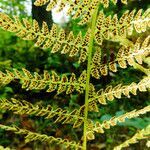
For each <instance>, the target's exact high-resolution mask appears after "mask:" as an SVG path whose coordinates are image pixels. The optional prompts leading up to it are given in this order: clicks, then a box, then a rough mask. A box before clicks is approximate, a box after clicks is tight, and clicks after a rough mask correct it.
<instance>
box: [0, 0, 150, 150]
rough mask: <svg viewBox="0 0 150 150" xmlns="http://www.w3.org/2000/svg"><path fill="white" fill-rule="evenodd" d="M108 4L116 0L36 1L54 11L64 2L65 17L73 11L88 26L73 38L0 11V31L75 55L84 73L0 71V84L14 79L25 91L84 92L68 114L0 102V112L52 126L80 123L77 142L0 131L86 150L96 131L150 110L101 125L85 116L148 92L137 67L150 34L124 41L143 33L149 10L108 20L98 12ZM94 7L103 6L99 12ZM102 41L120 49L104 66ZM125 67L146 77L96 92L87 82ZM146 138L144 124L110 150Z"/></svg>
mask: <svg viewBox="0 0 150 150" xmlns="http://www.w3.org/2000/svg"><path fill="white" fill-rule="evenodd" d="M110 1H111V2H113V4H114V5H116V3H117V0H82V1H79V0H74V1H73V0H68V1H67V0H62V1H61V3H59V1H58V0H53V1H50V0H36V1H35V3H34V4H35V5H36V6H42V5H45V4H47V7H46V10H47V11H50V10H51V9H53V8H54V7H55V6H56V5H57V4H59V8H58V11H61V10H62V9H63V8H64V7H65V6H66V5H68V4H69V6H70V8H69V10H68V14H72V12H74V13H73V16H72V18H73V19H77V18H79V19H80V22H79V25H83V24H87V23H88V29H87V32H86V34H85V35H84V36H83V33H81V32H79V33H78V34H77V35H75V34H74V33H73V32H72V31H71V32H69V33H68V32H66V31H65V30H64V29H63V28H60V27H59V26H58V25H56V24H53V26H52V28H51V29H50V30H49V28H48V25H47V24H46V22H43V24H42V27H41V28H40V27H39V25H38V22H37V21H36V20H33V21H32V22H30V21H28V20H27V19H25V18H24V19H22V20H20V19H19V17H17V16H14V17H13V18H11V17H9V16H8V15H7V14H5V13H0V27H1V28H2V29H4V30H6V31H10V32H13V33H15V34H16V36H18V37H20V38H22V39H23V40H33V41H34V42H35V46H36V47H40V48H42V49H48V50H50V52H51V53H56V52H60V53H61V54H64V55H67V54H68V57H77V58H78V62H79V63H83V62H86V63H87V69H86V70H83V71H82V72H81V74H80V76H79V77H76V75H75V74H74V73H71V74H70V75H68V74H60V75H59V74H58V73H56V72H55V71H53V70H49V71H47V70H44V71H43V72H44V73H43V75H39V74H38V73H37V72H34V73H32V72H30V71H28V70H27V69H25V68H22V70H17V69H15V68H12V69H10V70H6V71H5V72H0V85H1V86H6V85H7V84H9V83H10V82H12V81H14V80H17V81H18V80H19V81H20V84H21V85H22V88H25V89H27V90H43V89H44V90H46V92H53V91H57V94H58V95H59V94H65V93H66V94H68V95H70V94H72V93H73V92H77V93H80V94H85V103H84V105H82V106H80V109H74V110H73V111H69V110H66V109H62V108H55V109H54V108H52V106H51V105H48V106H47V107H41V106H39V105H33V104H32V103H30V102H27V101H26V100H18V99H15V98H12V99H1V100H0V108H1V109H4V110H10V111H12V112H14V113H15V114H18V115H35V116H43V117H44V118H45V119H52V118H53V119H55V122H54V123H58V122H59V123H62V124H71V125H72V126H73V128H81V127H82V126H81V125H83V137H82V139H81V140H80V141H78V142H77V141H69V140H68V139H61V138H55V137H53V136H47V135H45V134H40V133H33V132H31V131H28V130H26V129H20V128H18V127H16V126H5V125H2V124H1V125H0V128H2V129H5V130H7V131H13V132H14V133H16V134H21V135H24V136H25V142H31V141H36V140H39V141H41V142H48V143H54V144H58V145H63V146H64V147H63V148H64V149H66V148H74V149H83V150H86V149H87V147H86V145H87V142H88V141H89V140H93V139H95V134H96V133H101V134H103V133H105V130H104V129H110V127H113V126H116V125H117V124H118V123H120V122H125V121H126V118H128V119H130V118H135V117H138V116H139V115H142V114H145V113H147V112H150V106H146V107H144V108H142V109H140V110H133V111H131V112H127V113H125V114H123V115H121V116H117V117H116V116H114V117H112V118H111V119H110V120H107V121H106V120H105V121H103V122H102V123H100V122H98V121H96V122H94V121H93V120H92V118H89V116H88V112H98V111H99V104H100V105H101V104H102V105H107V104H108V101H113V100H114V99H121V98H122V97H124V96H125V97H128V98H130V95H131V94H133V95H137V94H138V92H139V91H140V92H146V91H147V90H148V89H149V88H150V69H149V68H146V67H143V66H142V63H143V61H144V59H145V58H148V57H149V54H150V45H149V43H150V36H149V35H147V37H145V38H143V37H139V38H137V39H136V42H133V41H132V39H131V38H129V36H130V37H132V35H133V33H138V34H139V36H140V34H141V33H143V32H146V31H148V28H149V27H150V9H147V10H146V11H143V10H142V9H140V10H132V11H129V10H127V11H125V12H124V13H123V15H122V16H121V17H118V16H117V14H114V15H113V16H111V15H109V16H107V15H105V13H104V11H103V9H104V8H108V7H109V5H110ZM121 2H122V3H123V4H126V5H127V0H121ZM99 6H101V7H104V8H103V9H102V10H99ZM104 40H105V41H111V42H117V43H118V44H119V50H118V52H117V53H116V54H115V58H113V59H111V58H110V59H108V60H107V62H103V60H102V58H103V57H104V56H103V55H104V54H103V53H102V50H103V48H104V47H102V46H103V43H104ZM134 41H135V40H134ZM55 55H56V54H55ZM81 65H82V64H81ZM128 66H132V67H133V68H135V69H139V70H141V71H142V72H144V73H145V76H144V77H143V78H142V79H140V81H137V82H133V83H130V84H128V85H126V84H122V83H120V84H117V85H116V86H114V87H113V86H112V85H109V86H107V87H106V88H105V89H104V88H101V89H97V88H96V86H95V85H94V84H93V83H91V78H92V77H93V78H95V79H100V78H101V76H107V75H108V74H109V72H113V73H116V72H117V71H118V68H119V67H120V68H122V69H126V68H127V67H128ZM97 81H98V80H97ZM101 107H102V106H101ZM80 131H81V130H80ZM149 134H150V128H149V126H148V127H147V128H145V129H143V130H141V131H139V132H138V133H137V134H135V136H133V137H132V138H131V139H129V140H127V141H125V142H124V143H123V144H121V145H119V146H117V147H115V148H114V149H115V150H120V149H121V148H123V147H127V146H129V144H133V143H136V142H138V140H140V139H145V138H148V136H149ZM0 148H1V147H0ZM1 149H4V148H1ZM112 149H113V148H112Z"/></svg>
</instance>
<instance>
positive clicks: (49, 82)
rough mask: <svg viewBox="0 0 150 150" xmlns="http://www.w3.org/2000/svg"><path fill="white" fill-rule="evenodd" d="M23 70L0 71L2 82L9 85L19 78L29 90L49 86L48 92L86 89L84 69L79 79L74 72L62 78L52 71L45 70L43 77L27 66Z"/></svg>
mask: <svg viewBox="0 0 150 150" xmlns="http://www.w3.org/2000/svg"><path fill="white" fill-rule="evenodd" d="M22 71H23V72H21V71H18V70H17V69H14V72H10V71H6V74H5V73H3V72H0V84H1V85H7V84H9V83H10V82H11V81H13V80H14V79H19V80H20V81H21V83H22V88H25V89H27V90H34V89H37V90H42V89H45V88H47V87H48V89H47V92H53V91H55V90H56V91H57V94H60V93H62V92H64V91H66V93H67V94H71V93H72V92H74V91H75V90H76V91H78V92H80V93H83V91H84V90H85V83H86V72H85V71H83V72H82V73H81V75H80V77H79V79H78V80H76V76H75V74H72V75H71V77H70V78H68V77H67V76H66V75H65V74H63V75H62V77H61V78H60V77H59V75H58V74H57V73H56V72H54V71H52V73H51V75H50V74H49V73H48V71H44V75H43V77H41V76H40V75H39V74H38V73H34V75H32V74H31V73H30V72H29V71H28V70H26V69H25V68H23V69H22Z"/></svg>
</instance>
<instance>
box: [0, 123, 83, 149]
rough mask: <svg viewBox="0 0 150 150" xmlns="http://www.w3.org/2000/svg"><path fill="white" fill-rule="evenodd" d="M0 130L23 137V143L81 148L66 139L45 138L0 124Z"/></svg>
mask: <svg viewBox="0 0 150 150" xmlns="http://www.w3.org/2000/svg"><path fill="white" fill-rule="evenodd" d="M0 128H1V129H3V130H6V131H9V132H10V131H11V132H14V133H16V134H19V135H24V136H25V142H26V143H29V142H32V141H41V142H48V143H49V144H52V143H55V144H57V145H64V146H65V148H76V149H77V148H82V146H81V145H80V144H79V143H76V142H75V141H69V140H68V139H61V138H55V137H53V136H47V135H46V134H39V133H34V132H31V131H28V130H26V129H20V128H18V127H16V126H13V127H11V126H5V125H2V124H0Z"/></svg>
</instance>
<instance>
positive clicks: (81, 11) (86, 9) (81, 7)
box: [34, 0, 127, 25]
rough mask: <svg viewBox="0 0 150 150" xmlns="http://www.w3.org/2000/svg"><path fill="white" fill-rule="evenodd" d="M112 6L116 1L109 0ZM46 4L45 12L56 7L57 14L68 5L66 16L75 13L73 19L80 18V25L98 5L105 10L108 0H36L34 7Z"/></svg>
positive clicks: (108, 3) (89, 17)
mask: <svg viewBox="0 0 150 150" xmlns="http://www.w3.org/2000/svg"><path fill="white" fill-rule="evenodd" d="M111 1H112V2H113V4H115V5H116V3H117V1H116V0H111ZM121 2H122V3H123V4H127V0H121ZM45 4H47V8H46V10H47V11H51V10H52V9H53V8H54V7H55V6H56V5H57V6H58V9H57V12H60V11H61V10H63V9H64V8H65V6H67V5H69V10H68V13H67V14H68V15H70V14H72V13H73V12H75V14H74V15H73V19H77V18H79V17H81V16H82V20H81V21H80V22H79V24H80V25H83V24H85V23H87V22H88V21H89V20H90V19H91V18H92V15H93V13H94V12H95V9H96V7H98V6H99V5H101V4H102V5H103V6H104V7H105V8H107V7H108V6H109V5H110V0H92V1H91V0H82V1H80V0H74V1H72V0H69V1H68V0H61V2H60V1H59V0H53V1H50V0H36V1H35V3H34V5H36V6H42V5H45Z"/></svg>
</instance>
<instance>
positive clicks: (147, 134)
mask: <svg viewBox="0 0 150 150" xmlns="http://www.w3.org/2000/svg"><path fill="white" fill-rule="evenodd" d="M148 138H150V125H148V126H147V127H146V128H144V129H142V130H141V131H138V132H137V133H136V134H135V135H134V136H133V137H132V138H130V139H129V140H126V141H125V142H123V143H122V144H120V145H119V146H116V147H114V150H121V149H122V148H125V147H128V146H129V145H130V144H135V143H138V142H139V140H143V139H148Z"/></svg>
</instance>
